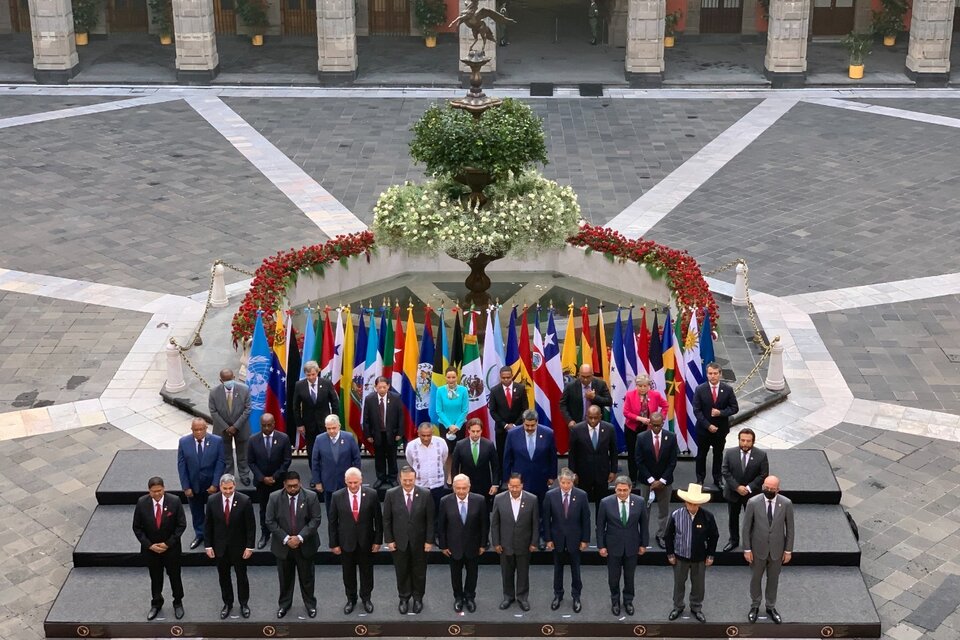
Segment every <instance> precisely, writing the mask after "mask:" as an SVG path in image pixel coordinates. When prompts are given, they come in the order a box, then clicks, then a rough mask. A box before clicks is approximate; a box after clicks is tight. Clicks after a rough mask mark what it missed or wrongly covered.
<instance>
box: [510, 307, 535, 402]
mask: <svg viewBox="0 0 960 640" xmlns="http://www.w3.org/2000/svg"><path fill="white" fill-rule="evenodd" d="M504 364H505V365H506V366H508V367H510V369H511V370H512V371H513V379H514V381H515V382H518V383H520V384H525V385H528V386H532V383H533V381H532V380H530V376H528V375H527V372H526V370H525V369H524V368H523V361H522V360H521V359H520V342H519V340H518V339H517V307H516V306H514V307H513V310H511V311H510V325H509V327H508V328H507V345H506V353H505V354H504ZM527 406H533V405H530V404H528V405H527Z"/></svg>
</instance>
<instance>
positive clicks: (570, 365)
mask: <svg viewBox="0 0 960 640" xmlns="http://www.w3.org/2000/svg"><path fill="white" fill-rule="evenodd" d="M567 309H568V310H569V312H570V313H569V315H568V316H567V327H566V333H565V334H564V336H563V351H562V352H561V354H560V366H561V367H562V369H563V378H564V380H563V382H564V384H566V383H567V382H568V381H570V380H573V379H574V378H576V377H577V329H576V327H575V326H574V322H573V304H570V305H568V306H567Z"/></svg>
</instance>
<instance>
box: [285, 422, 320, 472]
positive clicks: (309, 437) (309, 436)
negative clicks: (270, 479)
mask: <svg viewBox="0 0 960 640" xmlns="http://www.w3.org/2000/svg"><path fill="white" fill-rule="evenodd" d="M303 439H304V440H306V441H307V466H308V467H310V471H313V443H314V442H316V441H317V433H314V432H312V431H310V430H309V429H307V430H306V431H305V432H304V434H303ZM290 443H291V445H292V446H293V448H294V449H296V447H297V434H296V432H294V433H293V435H291V436H290Z"/></svg>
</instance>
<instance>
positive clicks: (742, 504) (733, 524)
mask: <svg viewBox="0 0 960 640" xmlns="http://www.w3.org/2000/svg"><path fill="white" fill-rule="evenodd" d="M747 497H748V496H737V499H736V500H731V501H730V502H728V503H727V515H728V516H729V517H730V529H729V530H730V540H731V541H733V542H739V541H740V512H741V511H743V510H744V509H746V508H747Z"/></svg>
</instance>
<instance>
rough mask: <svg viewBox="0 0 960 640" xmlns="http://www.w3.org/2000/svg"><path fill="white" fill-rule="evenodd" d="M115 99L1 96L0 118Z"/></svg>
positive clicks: (0, 151)
mask: <svg viewBox="0 0 960 640" xmlns="http://www.w3.org/2000/svg"><path fill="white" fill-rule="evenodd" d="M116 99H117V98H112V97H106V96H102V97H101V96H69V97H67V96H64V97H56V96H2V97H0V118H12V117H13V116H24V115H27V114H30V113H41V112H43V111H54V110H56V109H67V108H69V107H80V106H84V105H88V104H100V103H102V102H113V101H114V100H116ZM2 152H3V150H2V148H0V153H2ZM0 157H2V156H0Z"/></svg>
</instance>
